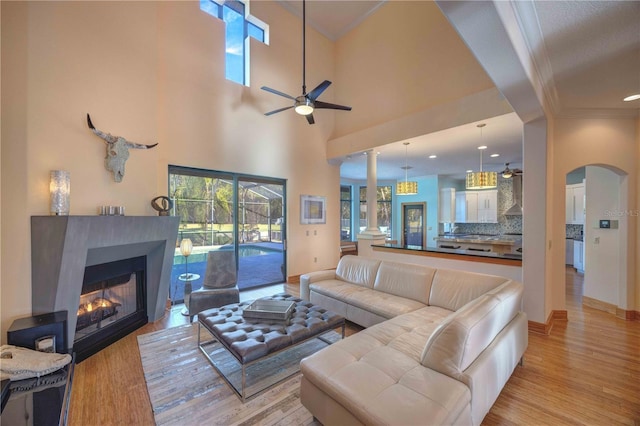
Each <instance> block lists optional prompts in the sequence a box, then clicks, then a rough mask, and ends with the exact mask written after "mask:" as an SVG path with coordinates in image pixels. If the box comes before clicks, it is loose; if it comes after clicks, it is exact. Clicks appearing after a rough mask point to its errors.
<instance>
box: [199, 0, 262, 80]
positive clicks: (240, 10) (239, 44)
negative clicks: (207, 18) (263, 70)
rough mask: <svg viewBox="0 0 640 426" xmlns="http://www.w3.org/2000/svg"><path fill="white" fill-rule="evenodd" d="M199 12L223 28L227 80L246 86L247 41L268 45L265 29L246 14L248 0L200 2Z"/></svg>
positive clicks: (247, 77) (247, 69)
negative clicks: (218, 20) (217, 22)
mask: <svg viewBox="0 0 640 426" xmlns="http://www.w3.org/2000/svg"><path fill="white" fill-rule="evenodd" d="M200 9H201V10H202V11H204V12H206V13H208V14H210V15H212V16H214V17H216V18H218V19H222V20H223V21H224V22H225V24H226V33H225V52H226V53H225V76H226V78H227V80H231V81H234V82H236V83H238V84H244V85H245V86H249V37H253V38H255V39H256V40H258V41H260V42H262V43H265V44H268V30H269V26H268V25H267V24H265V23H264V22H262V21H260V20H259V19H257V18H256V17H254V16H251V15H250V14H249V3H248V0H246V1H245V2H242V1H238V0H200Z"/></svg>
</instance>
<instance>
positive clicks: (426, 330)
mask: <svg viewBox="0 0 640 426" xmlns="http://www.w3.org/2000/svg"><path fill="white" fill-rule="evenodd" d="M300 282H301V288H300V290H301V297H302V298H303V299H307V300H310V301H311V302H312V303H314V304H318V305H320V306H323V307H325V308H327V309H330V310H332V311H334V312H336V313H338V314H340V315H342V316H344V317H345V318H347V319H348V320H350V321H352V322H355V323H357V324H360V325H363V326H365V327H368V328H366V329H365V330H363V331H361V332H359V333H357V334H355V335H353V336H350V337H348V338H347V339H344V340H342V341H340V342H338V343H336V344H334V345H332V346H330V347H328V348H326V349H323V350H322V351H320V352H318V353H316V354H314V355H312V356H310V357H308V358H306V359H304V360H303V361H302V363H301V371H302V374H303V378H302V383H301V400H302V403H303V405H304V406H305V407H306V408H307V409H308V410H309V411H310V412H311V413H312V414H313V415H314V417H316V418H317V419H318V420H320V421H321V422H322V423H324V424H403V425H405V424H438V425H440V424H473V425H475V424H480V423H481V422H482V419H483V418H484V416H485V415H486V414H487V412H488V411H489V409H490V408H491V406H492V405H493V403H494V402H495V400H496V399H497V397H498V395H499V394H500V391H501V390H502V388H503V387H504V385H505V384H506V382H507V380H508V379H509V377H510V376H511V374H512V372H513V370H514V369H515V367H516V365H517V364H518V362H519V361H520V360H521V359H522V356H523V354H524V351H525V349H526V347H527V342H528V338H527V321H526V316H525V314H524V313H523V312H521V306H522V293H523V290H524V289H523V286H522V284H521V283H519V282H516V281H512V280H510V279H507V278H503V277H497V276H492V275H485V274H477V273H471V272H465V271H453V270H446V269H435V268H430V267H426V266H420V265H412V264H405V263H399V262H386V261H380V260H376V259H368V258H363V257H356V256H345V257H343V258H342V259H341V260H340V263H339V264H338V267H337V269H336V270H335V271H319V272H313V273H310V274H306V275H303V276H302V277H301V280H300Z"/></svg>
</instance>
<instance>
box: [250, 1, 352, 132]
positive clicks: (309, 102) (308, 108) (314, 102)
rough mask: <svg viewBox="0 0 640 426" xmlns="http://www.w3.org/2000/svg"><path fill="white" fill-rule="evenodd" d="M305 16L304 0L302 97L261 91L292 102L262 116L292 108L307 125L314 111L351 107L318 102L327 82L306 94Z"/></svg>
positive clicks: (270, 90)
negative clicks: (303, 117)
mask: <svg viewBox="0 0 640 426" xmlns="http://www.w3.org/2000/svg"><path fill="white" fill-rule="evenodd" d="M306 16H307V10H306V2H305V0H302V95H300V96H298V97H295V98H294V97H293V96H291V95H288V94H286V93H283V92H280V91H279V90H275V89H272V88H270V87H267V86H262V87H261V89H262V90H265V91H267V92H271V93H273V94H274V95H278V96H282V97H284V98H287V99H291V100H292V101H293V105H291V106H288V107H284V108H278V109H276V110H273V111H269V112H266V113H265V114H264V115H272V114H276V113H278V112H282V111H286V110H288V109H291V108H293V110H294V111H295V112H296V113H298V114H300V115H304V116H305V117H306V118H307V122H308V123H309V124H314V123H315V120H314V118H313V111H314V110H316V109H335V110H341V111H351V107H350V106H345V105H336V104H331V103H329V102H322V101H319V100H318V97H319V96H320V95H321V94H322V92H324V91H325V90H327V87H329V86H330V85H331V82H330V81H329V80H325V81H323V82H322V83H320V84H318V86H316V88H315V89H313V90H312V91H311V92H309V93H307V84H306V62H307V61H306V47H305V46H306V44H307V40H306V26H307V25H306Z"/></svg>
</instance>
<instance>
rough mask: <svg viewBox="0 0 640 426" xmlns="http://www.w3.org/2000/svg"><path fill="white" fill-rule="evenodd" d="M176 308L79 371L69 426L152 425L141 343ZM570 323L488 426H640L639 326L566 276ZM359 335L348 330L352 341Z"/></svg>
mask: <svg viewBox="0 0 640 426" xmlns="http://www.w3.org/2000/svg"><path fill="white" fill-rule="evenodd" d="M281 291H287V292H289V293H290V294H294V295H298V294H299V287H298V285H297V284H280V285H275V286H269V287H266V288H262V289H259V290H254V291H249V292H242V293H241V299H242V300H246V299H253V298H256V297H261V296H266V295H271V294H274V293H277V292H281ZM181 308H182V306H180V305H178V306H174V307H173V308H172V309H171V310H170V311H169V312H167V315H165V317H164V318H162V319H161V320H159V321H156V322H155V323H152V324H147V325H145V326H144V327H142V328H141V329H139V330H137V331H135V332H134V333H132V334H130V335H128V336H126V337H125V338H124V339H121V340H119V341H118V342H116V343H114V344H112V345H111V346H109V347H107V348H106V349H104V350H102V351H101V352H99V353H97V354H95V355H93V356H91V357H89V358H88V359H86V360H85V361H83V362H82V363H80V364H78V365H77V367H76V372H75V378H74V384H73V392H72V397H71V407H70V413H69V424H70V425H71V426H85V425H97V424H100V425H153V423H154V422H153V414H152V412H151V404H150V402H149V396H148V394H147V390H146V386H145V381H144V376H143V372H142V364H141V361H140V355H139V353H138V344H137V340H136V336H137V335H139V334H144V333H149V332H152V331H155V330H160V329H164V328H169V327H174V326H177V325H180V324H186V323H187V322H188V319H187V317H184V316H182V315H181V314H180V310H181ZM567 311H568V316H569V321H567V322H556V324H555V325H554V327H553V329H552V330H551V334H550V335H549V336H545V335H541V334H535V333H530V334H529V347H528V349H527V351H526V353H525V357H524V358H525V363H524V366H523V367H517V368H516V370H515V372H514V374H513V376H512V377H511V379H510V380H509V382H508V383H507V385H506V386H505V388H504V389H503V391H502V393H501V395H500V397H499V398H498V400H497V401H496V403H495V405H494V406H493V408H492V409H491V411H490V412H489V414H487V416H486V417H485V420H484V422H483V425H515V424H527V425H529V424H535V425H547V424H548V425H559V424H587V425H618V424H620V425H635V426H640V322H638V321H624V320H621V319H619V318H616V317H615V316H613V315H611V314H608V313H606V312H601V311H597V310H595V309H592V308H589V307H583V306H582V276H581V275H578V274H576V273H575V272H574V270H573V269H571V268H567ZM358 330H359V329H358V328H357V327H356V326H351V327H348V333H347V334H353V333H355V332H357V331H358Z"/></svg>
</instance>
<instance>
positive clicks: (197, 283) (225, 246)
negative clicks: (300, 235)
mask: <svg viewBox="0 0 640 426" xmlns="http://www.w3.org/2000/svg"><path fill="white" fill-rule="evenodd" d="M285 183H286V182H285V181H284V180H283V179H275V178H266V177H255V176H247V175H240V174H237V173H229V172H218V171H213V170H202V169H192V168H185V167H177V166H169V194H170V196H169V198H170V199H171V201H172V202H173V209H172V212H171V214H173V215H175V216H179V217H180V228H179V233H178V241H177V242H176V252H175V256H174V266H173V273H172V277H171V294H170V296H171V299H172V300H174V301H176V302H180V301H182V300H183V298H184V284H185V282H186V279H185V277H187V278H190V280H189V282H190V283H191V286H192V289H193V290H197V289H198V288H201V287H202V284H203V280H204V277H205V271H206V262H207V255H208V252H209V251H212V250H233V251H234V252H235V253H236V256H235V258H236V267H237V268H238V286H239V287H240V289H241V290H242V289H247V288H252V287H257V286H262V285H267V284H274V283H280V282H284V281H286V264H285V259H286V254H285V243H284V242H285V229H286V228H285V208H284V206H285V205H286V201H285V194H286V190H285ZM187 238H188V239H190V240H191V242H192V244H193V249H192V251H191V253H190V254H189V255H188V256H184V254H183V252H181V250H180V244H181V242H182V241H183V240H185V239H187Z"/></svg>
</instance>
